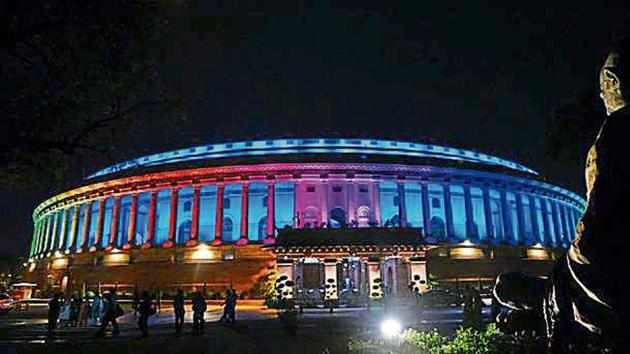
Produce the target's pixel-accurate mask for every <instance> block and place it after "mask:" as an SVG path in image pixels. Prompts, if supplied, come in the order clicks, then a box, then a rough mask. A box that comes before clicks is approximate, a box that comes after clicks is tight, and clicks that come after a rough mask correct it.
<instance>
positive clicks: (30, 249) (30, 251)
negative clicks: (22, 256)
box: [28, 220, 39, 258]
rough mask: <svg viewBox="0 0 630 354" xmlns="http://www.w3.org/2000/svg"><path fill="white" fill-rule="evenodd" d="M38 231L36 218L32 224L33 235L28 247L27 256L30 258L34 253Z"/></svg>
mask: <svg viewBox="0 0 630 354" xmlns="http://www.w3.org/2000/svg"><path fill="white" fill-rule="evenodd" d="M38 232H39V220H36V221H35V223H34V224H33V236H31V242H30V243H29V247H28V257H29V258H31V257H33V255H34V254H35V244H36V242H37V234H38Z"/></svg>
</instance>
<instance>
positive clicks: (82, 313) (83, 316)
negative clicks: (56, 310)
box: [79, 297, 90, 326]
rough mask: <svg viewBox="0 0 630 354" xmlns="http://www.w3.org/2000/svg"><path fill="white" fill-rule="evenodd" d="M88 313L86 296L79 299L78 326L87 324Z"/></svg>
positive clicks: (88, 301) (88, 303)
mask: <svg viewBox="0 0 630 354" xmlns="http://www.w3.org/2000/svg"><path fill="white" fill-rule="evenodd" d="M89 313H90V299H88V298H87V297H86V298H84V299H83V301H81V307H80V310H79V326H87V324H88V316H89Z"/></svg>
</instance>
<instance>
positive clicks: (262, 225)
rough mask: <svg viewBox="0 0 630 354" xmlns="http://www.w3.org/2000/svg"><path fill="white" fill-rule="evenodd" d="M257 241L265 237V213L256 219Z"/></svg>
mask: <svg viewBox="0 0 630 354" xmlns="http://www.w3.org/2000/svg"><path fill="white" fill-rule="evenodd" d="M257 234H258V241H262V240H264V239H265V237H267V215H265V216H263V217H261V218H260V220H258V230H257Z"/></svg>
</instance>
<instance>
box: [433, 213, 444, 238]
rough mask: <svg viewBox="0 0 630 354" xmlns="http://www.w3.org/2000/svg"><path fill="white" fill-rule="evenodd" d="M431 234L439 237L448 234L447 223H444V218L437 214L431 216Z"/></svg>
mask: <svg viewBox="0 0 630 354" xmlns="http://www.w3.org/2000/svg"><path fill="white" fill-rule="evenodd" d="M431 234H433V236H434V237H436V238H438V239H440V238H443V237H444V236H446V225H445V224H444V220H442V219H441V218H439V217H437V216H434V217H432V218H431Z"/></svg>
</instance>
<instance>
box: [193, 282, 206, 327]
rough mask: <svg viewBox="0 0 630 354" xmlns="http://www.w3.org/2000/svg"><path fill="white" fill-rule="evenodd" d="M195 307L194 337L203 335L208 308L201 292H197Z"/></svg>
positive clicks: (194, 299) (194, 300)
mask: <svg viewBox="0 0 630 354" xmlns="http://www.w3.org/2000/svg"><path fill="white" fill-rule="evenodd" d="M192 307H193V335H199V334H202V333H203V327H204V318H203V317H204V314H205V312H206V309H207V308H208V306H207V305H206V299H205V298H204V297H203V295H201V292H199V291H198V292H196V293H195V296H193V298H192Z"/></svg>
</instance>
